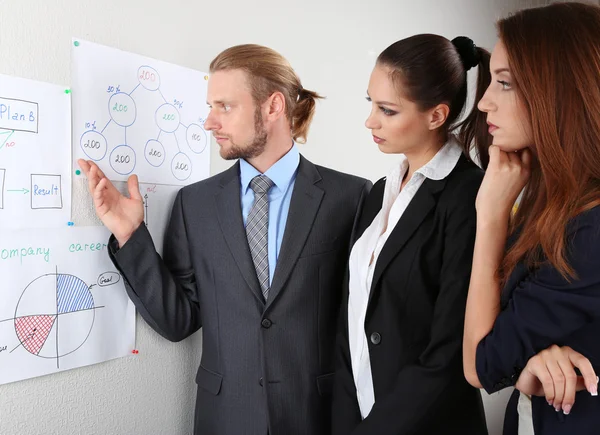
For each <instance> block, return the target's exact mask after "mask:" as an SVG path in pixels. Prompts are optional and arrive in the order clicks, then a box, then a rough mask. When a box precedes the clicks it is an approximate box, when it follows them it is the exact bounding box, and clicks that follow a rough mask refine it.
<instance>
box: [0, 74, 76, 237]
mask: <svg viewBox="0 0 600 435" xmlns="http://www.w3.org/2000/svg"><path fill="white" fill-rule="evenodd" d="M70 113H71V102H70V90H69V89H65V88H64V87H62V86H56V85H51V84H47V83H41V82H35V81H32V80H26V79H21V78H17V77H10V76H4V75H0V162H2V168H0V226H2V227H3V228H26V227H40V226H42V227H46V228H47V227H57V226H64V225H65V224H66V223H67V222H68V221H69V220H70V214H71V209H70V204H71V190H70V181H71V176H70V172H71V171H70V165H69V163H70V159H69V154H70V144H69V142H70V136H71V122H70V120H71V119H70V118H71V116H70ZM67 187H69V188H67Z"/></svg>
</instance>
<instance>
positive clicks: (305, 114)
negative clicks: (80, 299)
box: [79, 45, 371, 435]
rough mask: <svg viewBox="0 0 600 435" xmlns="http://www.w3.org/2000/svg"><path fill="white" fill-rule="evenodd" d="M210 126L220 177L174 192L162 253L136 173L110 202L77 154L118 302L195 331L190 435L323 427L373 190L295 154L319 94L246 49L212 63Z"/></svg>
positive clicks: (180, 333)
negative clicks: (224, 165) (120, 285)
mask: <svg viewBox="0 0 600 435" xmlns="http://www.w3.org/2000/svg"><path fill="white" fill-rule="evenodd" d="M210 72H211V77H210V79H209V83H208V104H209V106H210V114H209V116H208V118H207V119H206V122H205V124H204V127H205V129H206V130H210V131H212V132H213V135H214V136H215V138H216V141H217V143H218V144H219V146H220V154H221V156H222V157H223V158H225V159H239V160H238V162H237V163H236V164H235V165H234V166H233V167H231V168H230V169H228V170H226V171H224V172H222V173H220V174H218V175H215V176H213V177H211V178H209V179H207V180H203V181H201V182H198V183H195V184H192V185H190V186H186V187H184V188H182V189H181V190H180V191H179V193H178V195H177V198H176V200H175V203H174V206H173V210H172V214H171V219H170V223H169V226H168V229H167V233H166V235H165V245H164V254H163V258H162V259H161V257H160V256H159V255H158V254H157V252H156V250H155V248H154V245H153V243H152V239H151V237H150V234H149V233H148V230H147V229H146V226H145V225H142V222H143V216H144V213H143V205H142V198H141V195H140V192H139V188H138V184H137V178H136V176H131V177H130V178H129V180H128V188H129V196H130V197H129V198H127V197H125V196H123V195H121V194H120V193H119V192H118V190H117V189H116V188H115V187H114V186H113V185H112V184H111V183H110V181H108V180H107V179H106V177H105V176H104V174H103V173H102V172H101V171H100V169H99V168H98V167H97V166H96V165H95V164H94V163H92V162H89V161H83V160H80V162H79V164H80V166H81V168H82V169H83V171H84V172H85V174H86V175H87V177H88V181H89V189H90V192H91V194H92V196H93V200H94V205H95V208H96V212H97V214H98V216H99V217H100V219H101V220H102V222H103V223H104V225H106V227H108V229H109V230H110V231H111V232H112V233H113V236H111V240H110V242H109V243H110V255H111V258H112V260H113V262H114V263H115V265H116V266H117V267H118V269H119V271H120V272H121V274H122V275H123V277H124V279H125V284H126V288H127V292H128V293H129V297H130V298H131V300H132V301H133V302H134V303H135V305H136V307H137V309H138V310H139V312H140V314H141V315H142V317H143V318H144V319H145V320H146V322H148V324H150V326H152V328H154V329H155V330H156V331H157V332H158V333H159V334H161V335H162V336H164V337H165V338H167V339H168V340H172V341H179V340H183V339H184V338H186V337H188V336H190V335H191V334H193V333H194V332H196V331H197V330H198V329H200V328H202V359H201V364H200V367H199V369H198V374H197V376H196V382H197V384H198V387H199V388H198V395H197V400H196V415H195V433H196V434H202V435H240V434H249V435H266V434H267V433H269V434H270V435H294V434H298V435H300V434H302V435H326V434H329V433H330V412H331V411H330V407H331V399H330V394H331V388H332V382H333V371H334V361H333V351H334V340H335V336H336V324H337V318H338V311H339V305H340V300H341V297H342V283H343V279H344V273H345V268H346V260H347V257H348V251H349V241H350V234H351V231H352V228H353V226H354V225H355V223H356V221H357V215H358V212H359V210H360V208H361V204H362V201H363V199H364V198H365V196H366V195H367V193H368V190H369V189H370V186H371V183H370V182H369V181H366V180H364V179H361V178H358V177H354V176H351V175H347V174H343V173H340V172H336V171H333V170H331V169H327V168H324V167H320V166H316V165H314V164H312V163H311V162H309V161H308V160H306V159H305V158H303V157H302V156H300V154H299V152H298V150H297V145H296V142H301V141H303V140H304V139H305V137H306V134H307V131H308V127H309V125H310V122H311V119H312V116H313V112H314V107H315V99H316V98H320V97H319V96H318V95H317V94H316V93H314V92H312V91H309V90H306V89H303V88H302V86H301V84H300V80H299V78H298V77H297V75H296V74H295V72H294V70H293V69H292V68H291V66H290V65H289V64H288V62H287V61H286V60H285V59H284V58H283V57H282V56H281V55H280V54H278V53H277V52H275V51H273V50H271V49H269V48H266V47H262V46H257V45H242V46H236V47H232V48H230V49H227V50H225V51H224V52H222V53H221V54H219V56H217V58H216V59H215V60H214V61H213V62H212V63H211V66H210Z"/></svg>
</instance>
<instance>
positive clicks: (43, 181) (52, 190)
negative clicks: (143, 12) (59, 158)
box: [30, 174, 63, 209]
mask: <svg viewBox="0 0 600 435" xmlns="http://www.w3.org/2000/svg"><path fill="white" fill-rule="evenodd" d="M30 193H31V208H32V209H41V208H62V207H63V203H62V187H61V181H60V175H50V174H31V192H30Z"/></svg>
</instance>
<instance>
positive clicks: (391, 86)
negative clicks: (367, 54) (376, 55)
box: [365, 65, 431, 154]
mask: <svg viewBox="0 0 600 435" xmlns="http://www.w3.org/2000/svg"><path fill="white" fill-rule="evenodd" d="M391 73H392V70H391V69H390V68H389V67H387V66H383V65H376V66H375V68H374V69H373V72H372V73H371V79H370V80H369V88H368V90H367V95H368V97H367V100H368V101H370V102H371V103H372V108H371V114H370V115H369V117H368V118H367V120H366V121H365V126H366V127H367V128H368V129H369V130H371V133H372V134H373V140H374V141H375V143H377V145H378V146H379V149H380V150H381V151H382V152H384V153H388V154H395V153H407V152H409V153H410V152H411V151H415V150H417V148H418V147H419V146H422V145H423V143H424V138H425V137H427V135H429V134H431V128H430V120H431V114H430V113H429V112H428V111H426V112H422V111H420V110H419V108H418V107H417V105H416V104H415V103H413V102H412V101H409V100H408V99H406V98H404V97H402V89H399V85H398V84H396V83H394V82H393V81H392V76H391Z"/></svg>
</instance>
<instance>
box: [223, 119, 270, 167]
mask: <svg viewBox="0 0 600 435" xmlns="http://www.w3.org/2000/svg"><path fill="white" fill-rule="evenodd" d="M229 141H230V142H231V147H230V148H229V150H227V151H225V153H226V154H225V155H223V154H221V157H223V158H224V159H225V160H235V159H244V160H248V159H252V158H254V157H258V156H259V155H261V154H262V153H263V151H264V150H265V148H266V146H267V131H266V130H265V124H264V123H263V120H262V113H261V112H260V107H257V108H256V110H255V111H254V138H253V139H252V142H250V143H249V144H247V145H242V146H240V145H237V144H235V143H233V141H232V140H231V139H229ZM221 151H223V149H221Z"/></svg>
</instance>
